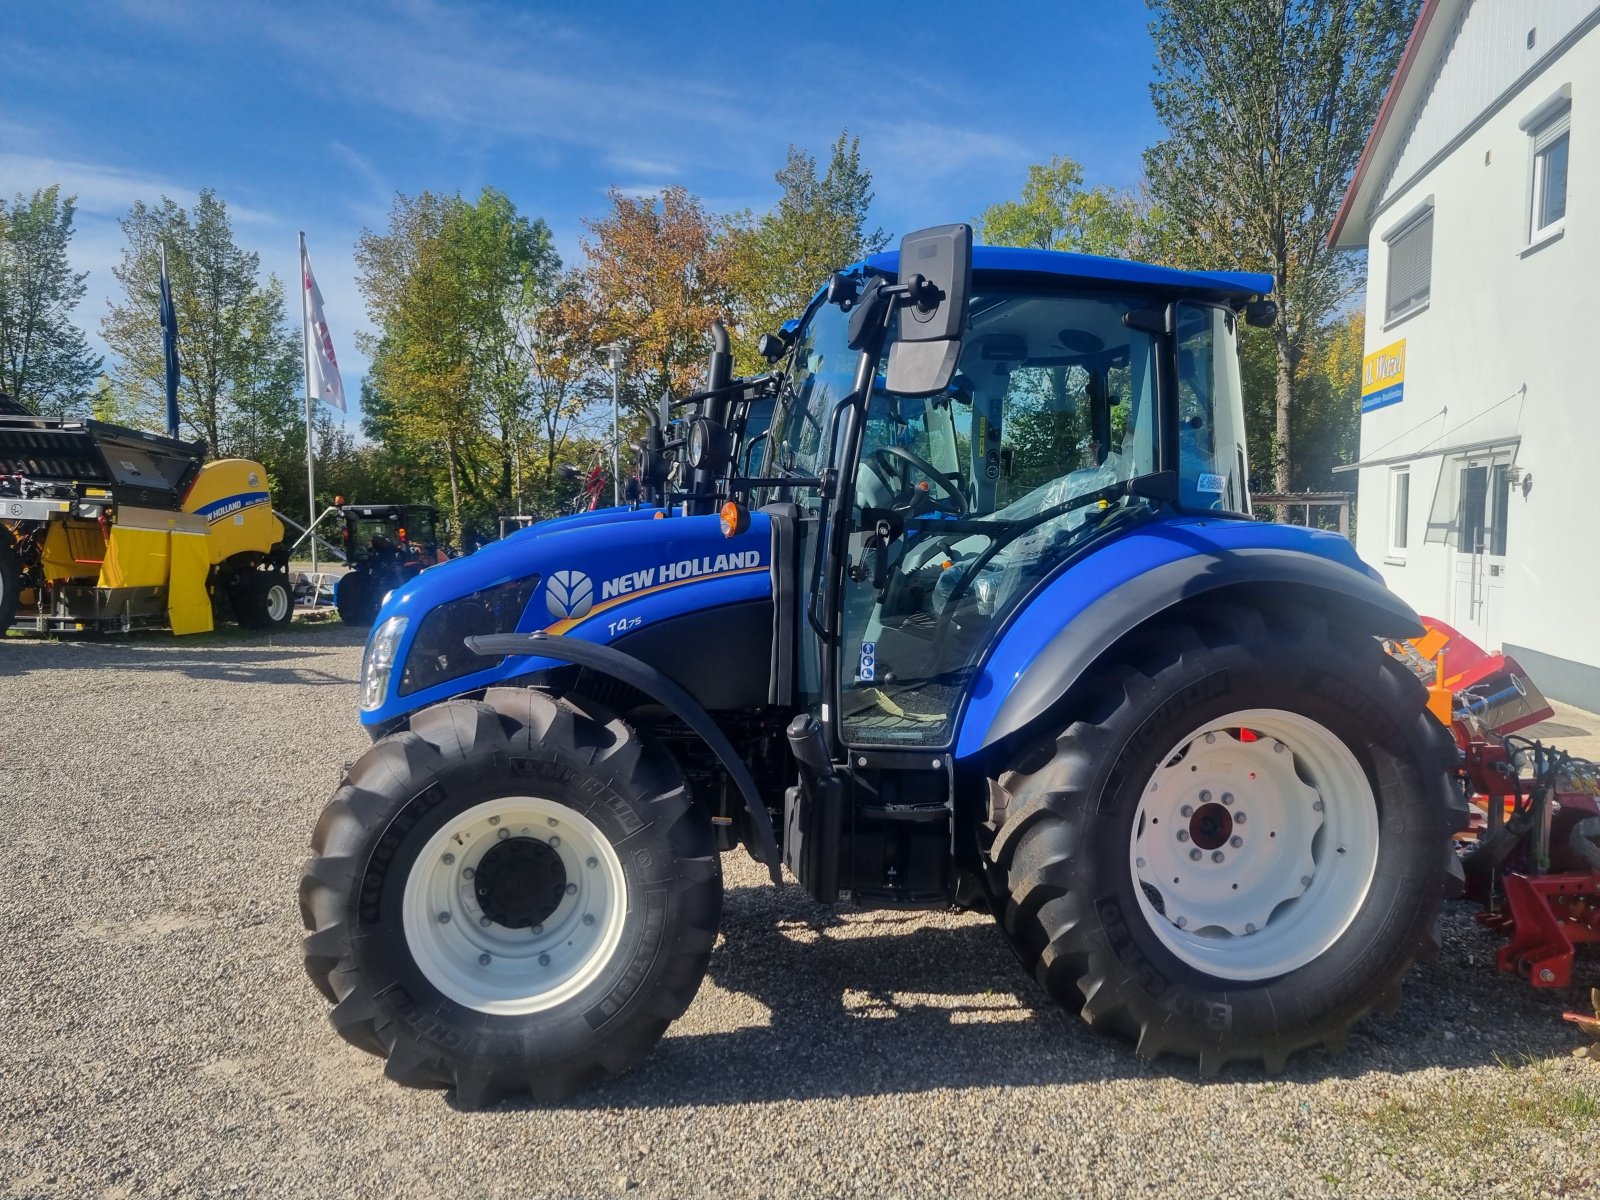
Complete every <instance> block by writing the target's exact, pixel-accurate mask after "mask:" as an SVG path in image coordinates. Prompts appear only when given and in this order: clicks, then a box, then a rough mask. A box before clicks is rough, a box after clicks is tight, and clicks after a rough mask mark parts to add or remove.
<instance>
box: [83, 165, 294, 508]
mask: <svg viewBox="0 0 1600 1200" xmlns="http://www.w3.org/2000/svg"><path fill="white" fill-rule="evenodd" d="M122 229H123V233H124V234H125V235H126V237H127V239H128V244H127V246H126V247H125V248H124V250H123V253H122V262H121V264H120V265H119V266H116V267H113V268H112V273H113V274H114V275H115V276H116V278H117V281H118V282H119V283H120V284H121V285H122V290H123V300H122V302H121V303H113V304H111V305H110V307H109V309H108V311H107V313H106V315H105V317H104V318H103V319H102V321H101V323H100V329H101V333H102V334H103V335H104V337H105V340H106V344H107V345H108V346H109V347H110V348H111V351H112V353H113V355H115V357H116V360H117V362H116V368H115V370H114V372H113V375H112V381H113V386H114V387H115V389H116V391H117V393H118V395H117V405H116V407H118V408H119V409H120V410H121V411H123V412H126V413H129V414H131V415H132V416H133V418H134V420H135V421H136V422H137V423H139V424H142V425H145V426H147V427H149V428H152V429H159V428H162V427H163V426H164V424H165V416H164V414H165V409H166V393H165V386H164V380H165V359H164V357H163V353H162V343H161V321H160V312H159V303H160V278H161V266H160V247H161V246H162V244H165V245H166V248H167V272H168V275H169V277H170V279H171V281H172V301H173V307H174V309H175V310H176V312H177V317H178V364H179V370H180V377H179V381H178V416H179V427H180V432H186V433H188V434H190V435H193V436H197V437H201V438H204V439H205V441H206V444H207V445H208V446H209V447H210V448H211V452H212V453H213V454H214V455H216V456H218V457H229V456H237V457H243V458H252V459H255V460H256V461H258V462H260V463H262V464H263V465H264V466H265V467H266V468H267V471H268V473H269V474H270V475H271V476H272V477H273V478H275V479H277V480H278V481H279V486H280V489H282V490H281V491H280V494H279V495H277V496H276V497H275V501H276V502H277V503H278V505H279V506H280V507H282V506H283V505H285V504H287V503H290V502H291V501H292V500H294V499H296V498H298V499H300V500H302V501H303V500H304V497H305V493H304V492H299V493H298V497H297V496H296V491H295V489H296V487H297V486H303V484H298V483H297V482H296V481H298V480H299V479H302V478H303V477H304V471H303V464H304V462H305V446H306V443H305V428H304V424H303V421H304V413H303V409H302V407H301V400H300V398H299V394H298V383H299V379H300V371H301V344H300V335H299V334H298V332H296V330H295V329H294V328H293V327H292V326H291V325H289V324H288V322H287V320H286V318H285V315H284V296H283V284H282V283H281V282H280V281H279V279H278V277H277V276H276V275H268V276H267V280H266V282H265V283H262V282H260V270H261V259H260V256H259V255H257V254H254V253H251V252H248V251H245V250H242V249H240V248H239V246H238V244H237V243H236V242H235V241H234V239H233V229H232V226H231V224H230V222H229V220H228V209H227V205H226V203H224V202H223V201H222V200H220V199H218V198H217V195H216V193H215V192H214V191H210V190H206V191H202V192H201V193H200V198H199V201H198V203H196V205H195V206H194V208H193V210H192V211H190V210H185V209H183V208H180V207H179V206H178V205H177V204H176V203H174V202H173V201H172V200H170V199H168V198H166V197H162V199H161V203H160V204H159V205H156V206H154V207H152V206H149V205H146V204H145V203H144V202H143V201H139V202H136V203H135V204H134V206H133V209H132V210H131V211H130V212H129V214H128V216H127V217H126V218H124V220H123V222H122Z"/></svg>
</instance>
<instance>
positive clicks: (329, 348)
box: [300, 235, 345, 412]
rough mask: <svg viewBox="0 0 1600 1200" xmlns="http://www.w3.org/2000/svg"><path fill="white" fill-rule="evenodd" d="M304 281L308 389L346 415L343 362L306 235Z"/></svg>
mask: <svg viewBox="0 0 1600 1200" xmlns="http://www.w3.org/2000/svg"><path fill="white" fill-rule="evenodd" d="M300 281H301V286H302V287H304V288H305V308H304V311H305V319H306V387H307V389H308V390H309V391H310V392H311V394H312V395H313V396H315V397H317V398H318V399H319V400H325V401H327V402H328V403H329V404H331V405H333V406H334V407H335V408H337V409H338V410H339V411H340V412H344V411H345V407H344V381H343V380H342V379H340V378H339V360H338V359H337V358H335V357H334V354H333V338H331V337H330V336H328V322H327V319H326V318H325V317H324V316H323V315H322V292H321V290H320V289H319V288H318V287H317V281H316V278H315V277H314V276H313V275H312V274H311V256H310V255H309V254H307V253H306V240H305V236H304V235H301V238H300Z"/></svg>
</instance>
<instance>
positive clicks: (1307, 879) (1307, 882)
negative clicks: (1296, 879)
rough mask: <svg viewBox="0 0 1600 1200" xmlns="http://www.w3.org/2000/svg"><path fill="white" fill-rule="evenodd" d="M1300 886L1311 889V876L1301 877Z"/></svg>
mask: <svg viewBox="0 0 1600 1200" xmlns="http://www.w3.org/2000/svg"><path fill="white" fill-rule="evenodd" d="M1300 886H1301V887H1310V886H1311V876H1309V875H1302V876H1300Z"/></svg>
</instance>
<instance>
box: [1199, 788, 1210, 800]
mask: <svg viewBox="0 0 1600 1200" xmlns="http://www.w3.org/2000/svg"><path fill="white" fill-rule="evenodd" d="M1200 803H1201V804H1210V803H1211V790H1210V789H1209V788H1201V789H1200Z"/></svg>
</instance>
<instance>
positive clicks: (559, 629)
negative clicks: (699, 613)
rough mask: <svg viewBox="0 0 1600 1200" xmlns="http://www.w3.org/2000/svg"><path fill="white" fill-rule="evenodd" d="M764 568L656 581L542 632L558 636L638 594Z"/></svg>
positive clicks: (756, 571)
mask: <svg viewBox="0 0 1600 1200" xmlns="http://www.w3.org/2000/svg"><path fill="white" fill-rule="evenodd" d="M766 570H767V568H766V567H765V566H760V567H742V568H740V569H739V570H737V571H719V572H717V573H716V574H715V575H696V576H694V577H693V578H690V579H674V580H673V581H672V582H671V583H658V584H656V585H655V587H647V588H640V589H639V590H638V591H637V592H629V593H628V594H627V595H626V596H613V597H612V598H611V599H610V600H607V601H604V602H603V603H601V604H596V605H595V606H594V607H593V608H591V609H590V610H589V611H588V612H586V613H584V614H583V616H581V617H567V618H566V619H565V620H561V621H557V622H556V623H555V624H554V625H546V626H545V627H544V632H545V633H549V634H554V635H556V636H558V637H559V636H561V635H562V634H565V633H566V632H567V631H568V630H570V629H573V628H575V627H577V626H579V625H582V624H583V623H584V622H585V621H592V620H593V619H594V618H595V617H598V616H599V615H600V614H601V613H603V612H606V611H607V610H608V609H613V608H615V607H617V605H619V604H626V603H627V602H628V601H629V600H637V599H638V598H639V597H640V596H648V595H650V593H652V592H665V591H668V590H670V589H671V588H679V587H687V586H688V585H689V584H691V583H709V582H711V581H712V580H713V579H732V578H733V577H734V576H735V575H754V574H757V573H758V572H764V571H766Z"/></svg>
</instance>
